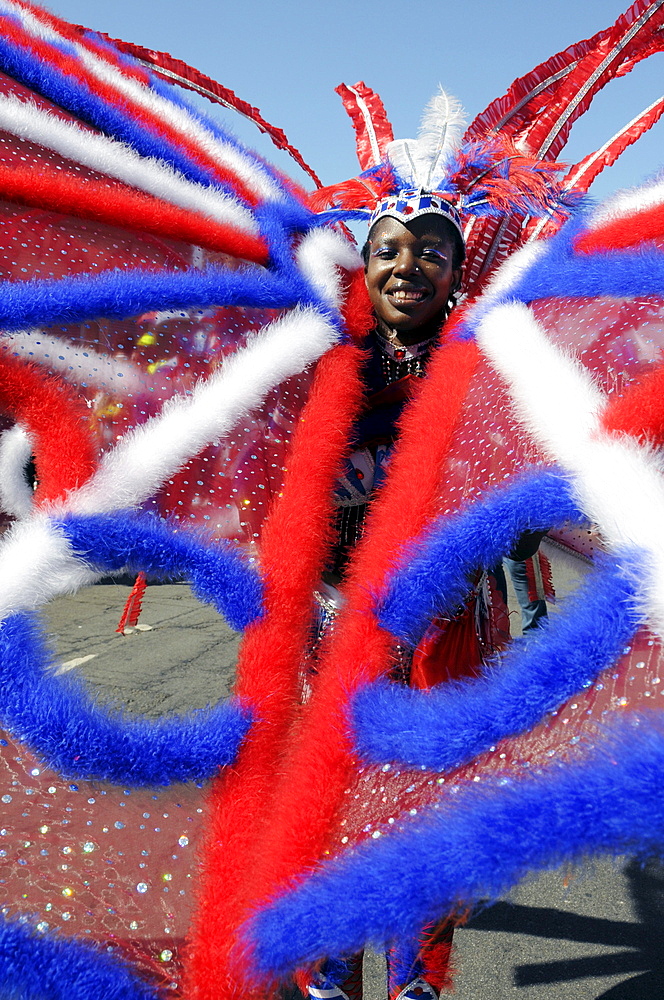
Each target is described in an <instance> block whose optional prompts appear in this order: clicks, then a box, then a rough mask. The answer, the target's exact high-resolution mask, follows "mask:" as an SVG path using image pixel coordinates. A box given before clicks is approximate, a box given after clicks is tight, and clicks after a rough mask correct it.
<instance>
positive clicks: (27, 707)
mask: <svg viewBox="0 0 664 1000" xmlns="http://www.w3.org/2000/svg"><path fill="white" fill-rule="evenodd" d="M52 662H53V661H52V655H51V653H50V652H49V650H48V647H47V645H46V643H45V641H44V638H43V636H42V634H41V632H40V630H39V629H38V627H37V625H36V623H35V621H34V619H33V618H31V617H30V616H28V615H25V614H15V615H11V616H10V617H9V618H7V619H6V620H5V621H4V622H3V623H2V625H0V722H1V724H2V726H4V727H5V728H6V729H7V730H9V731H10V732H11V733H12V735H14V736H16V738H17V739H19V740H22V741H23V742H24V743H26V744H27V745H28V746H29V747H30V748H31V749H32V750H33V751H35V752H36V753H38V754H39V755H40V756H41V757H43V758H44V759H45V760H46V762H47V763H48V765H49V767H52V768H53V769H54V770H55V771H58V772H59V773H61V774H63V775H65V776H66V777H76V778H85V779H100V780H102V781H112V782H115V783H116V784H124V785H133V786H140V785H169V784H171V783H174V782H179V781H201V780H203V779H204V778H207V777H212V776H213V775H214V774H216V772H217V770H218V768H219V767H220V766H221V765H223V764H230V763H231V762H232V761H233V760H234V759H235V756H236V754H237V750H238V747H239V745H240V742H241V741H242V739H243V737H244V735H245V733H246V732H247V730H248V729H249V726H250V724H251V719H250V717H249V713H248V712H246V711H243V709H242V708H241V707H240V706H239V705H238V704H237V702H232V701H231V702H224V703H222V704H220V705H217V706H215V707H214V708H212V709H208V710H206V711H204V712H197V713H192V714H191V715H189V716H184V717H174V718H167V719H163V720H160V721H157V722H155V721H154V720H149V719H141V718H136V717H128V716H124V715H122V714H120V713H119V712H112V713H109V712H108V711H106V710H104V709H103V708H101V707H99V706H98V705H96V704H94V703H93V702H92V701H91V699H90V697H89V695H88V694H87V692H86V690H85V688H84V687H83V685H82V684H81V682H80V681H79V680H78V678H76V677H73V676H71V675H70V674H65V675H64V676H61V677H56V676H55V675H54V673H53V672H52V670H51V669H50V668H51V665H52Z"/></svg>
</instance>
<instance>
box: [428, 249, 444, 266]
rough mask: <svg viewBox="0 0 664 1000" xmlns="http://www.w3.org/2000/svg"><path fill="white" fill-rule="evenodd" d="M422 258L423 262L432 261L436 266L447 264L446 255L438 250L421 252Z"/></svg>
mask: <svg viewBox="0 0 664 1000" xmlns="http://www.w3.org/2000/svg"><path fill="white" fill-rule="evenodd" d="M422 257H423V258H424V260H433V261H435V262H436V264H445V263H446V262H447V254H444V253H442V252H441V251H440V250H434V248H433V247H428V248H427V249H426V250H423V251H422Z"/></svg>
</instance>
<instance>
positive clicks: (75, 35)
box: [14, 0, 150, 85]
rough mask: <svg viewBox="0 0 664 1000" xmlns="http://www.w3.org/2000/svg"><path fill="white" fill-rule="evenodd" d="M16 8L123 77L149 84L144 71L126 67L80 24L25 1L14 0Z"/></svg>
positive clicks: (136, 66) (117, 55)
mask: <svg viewBox="0 0 664 1000" xmlns="http://www.w3.org/2000/svg"><path fill="white" fill-rule="evenodd" d="M14 2H15V3H16V5H17V6H18V7H22V8H23V10H27V11H29V12H30V14H32V16H33V17H34V18H36V20H38V21H41V22H42V23H43V24H47V25H48V26H49V28H53V30H54V31H57V32H58V34H60V35H62V36H63V37H64V38H68V39H70V40H71V41H73V42H76V43H77V44H78V45H82V46H83V48H85V49H87V50H88V51H89V52H94V54H95V55H96V56H99V57H100V58H102V59H104V60H105V61H106V62H110V63H111V64H112V65H113V66H116V67H117V68H118V69H119V70H121V71H122V73H123V75H124V76H129V77H132V78H133V79H134V80H138V81H139V82H140V83H143V84H145V85H147V84H149V82H150V78H149V76H148V73H147V72H146V70H144V69H143V67H142V66H139V65H138V64H136V65H134V66H130V65H127V63H126V62H123V61H122V60H121V58H120V54H119V53H118V52H115V51H113V50H112V49H109V48H108V47H105V46H103V45H100V44H99V43H98V42H97V41H95V38H94V37H90V34H88V35H86V34H85V32H87V31H88V29H87V28H83V27H82V26H81V25H80V24H70V23H69V21H63V20H62V19H61V18H59V17H56V16H55V15H54V14H51V13H50V11H48V10H44V8H43V7H36V6H35V5H34V4H31V3H28V2H27V0H14Z"/></svg>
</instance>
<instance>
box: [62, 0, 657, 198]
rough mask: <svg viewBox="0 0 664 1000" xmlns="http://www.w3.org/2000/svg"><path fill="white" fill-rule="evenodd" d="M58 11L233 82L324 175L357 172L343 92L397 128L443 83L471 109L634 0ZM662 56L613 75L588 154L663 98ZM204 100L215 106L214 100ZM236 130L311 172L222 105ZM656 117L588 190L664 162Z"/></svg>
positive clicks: (116, 4) (147, 2) (595, 117)
mask: <svg viewBox="0 0 664 1000" xmlns="http://www.w3.org/2000/svg"><path fill="white" fill-rule="evenodd" d="M48 6H49V8H50V9H51V10H52V11H53V12H54V13H55V14H58V15H59V16H61V17H64V18H66V19H68V20H71V21H74V22H76V23H80V24H84V25H86V26H87V27H90V28H96V29H99V30H101V31H105V32H107V33H108V34H110V35H111V36H113V37H120V38H124V39H126V40H127V41H134V42H139V43H140V44H142V45H145V46H148V47H150V48H155V49H161V50H165V51H168V52H171V53H172V54H173V55H174V56H178V57H179V58H181V59H184V60H185V61H186V62H188V63H191V64H193V65H194V66H197V67H198V68H199V69H201V70H203V71H204V72H205V73H208V74H209V75H211V76H213V77H215V78H216V79H217V80H219V82H220V83H223V84H224V85H225V86H227V87H230V88H232V89H233V90H234V91H235V92H236V93H237V94H238V95H239V96H240V97H242V98H244V99H245V100H246V101H249V102H250V103H251V104H253V105H255V106H257V107H258V108H260V110H261V111H262V113H263V114H264V116H265V117H266V118H267V119H268V120H269V121H271V122H273V123H274V124H275V125H278V126H280V127H281V128H283V129H284V130H285V131H286V133H287V135H288V137H289V139H290V141H291V142H292V143H293V144H294V145H296V146H297V147H298V148H299V149H300V151H301V152H302V154H303V156H304V157H305V159H306V160H307V161H308V162H309V163H310V164H311V165H312V166H313V167H314V169H315V170H317V172H318V173H319V175H320V176H321V178H322V180H323V182H324V183H326V184H330V183H333V182H335V181H340V180H343V179H345V178H347V177H350V176H353V175H354V174H355V173H357V170H358V167H357V161H356V159H355V147H354V141H353V135H352V130H351V127H350V122H349V121H348V119H347V118H346V115H345V113H344V111H343V109H342V106H341V102H340V100H339V98H338V97H337V95H336V94H335V93H334V87H335V86H336V85H337V84H338V83H340V82H342V81H343V82H345V83H355V82H356V81H357V80H360V79H363V80H364V81H365V82H366V83H367V84H369V85H370V86H372V87H373V88H374V89H375V90H377V91H378V92H379V93H380V95H381V96H382V98H383V101H384V103H385V105H386V108H387V111H388V115H389V117H390V118H391V120H392V123H393V125H394V130H395V135H396V136H397V137H406V136H410V135H412V134H414V133H415V132H416V130H417V125H418V122H419V117H420V114H421V111H422V108H423V107H424V105H425V104H426V102H427V100H428V99H429V97H430V96H431V95H432V94H433V92H434V91H435V90H436V88H437V85H438V83H442V84H443V86H444V87H445V88H446V89H447V90H449V91H451V92H452V93H454V94H456V96H457V97H458V98H459V99H460V100H461V101H462V103H463V104H464V106H465V107H466V110H467V112H468V116H469V119H471V118H472V117H474V115H475V114H477V113H478V112H479V111H481V110H482V109H483V108H484V107H486V105H487V104H488V103H489V102H490V101H491V100H492V99H493V98H494V97H497V96H498V95H500V94H502V93H504V92H505V90H506V89H507V87H508V86H509V84H510V83H511V82H512V80H513V79H514V78H515V77H517V76H521V75H523V74H524V73H526V72H528V71H529V70H530V69H532V68H533V67H534V66H535V65H536V64H537V63H539V62H541V61H542V60H543V59H545V58H547V57H548V56H549V55H551V54H553V53H554V52H557V51H559V50H560V49H563V48H566V47H567V46H568V45H570V44H572V43H573V42H575V41H578V40H579V39H581V38H587V37H588V36H590V35H592V34H594V33H595V32H596V31H598V30H599V29H601V28H604V27H607V26H608V25H609V24H611V23H612V22H613V21H614V20H615V18H616V17H617V16H618V15H619V14H620V13H622V12H623V10H624V9H625V7H626V6H627V0H584V3H582V4H578V2H577V0H546V2H540V0H504V2H503V3H499V2H497V0H464V2H463V3H461V2H460V0H381V2H380V3H364V2H362V0H328V2H325V3H319V2H317V0H232V2H230V0H216V2H212V0H93V3H90V0H52V2H51V3H50V4H49V5H48ZM662 81H664V54H661V53H660V54H658V55H656V56H654V57H651V58H650V59H649V60H647V61H646V63H645V64H642V65H641V66H640V67H637V69H636V70H634V72H633V73H632V74H630V75H629V76H628V77H626V78H624V79H621V80H616V81H614V82H613V83H612V84H610V85H609V86H608V87H607V88H605V90H604V91H603V92H602V93H601V94H600V95H599V96H598V97H597V98H596V99H595V102H594V104H593V106H592V108H591V111H590V112H589V113H588V114H587V115H586V116H585V118H584V119H582V121H581V122H579V123H578V124H577V125H576V126H575V129H574V130H573V133H572V139H571V141H570V143H569V144H568V146H567V148H566V150H565V153H564V154H563V158H564V159H565V160H567V161H568V162H574V161H575V160H577V159H580V158H581V157H582V156H583V155H585V153H587V152H590V151H591V150H592V149H594V148H596V147H597V146H599V145H601V144H602V142H604V141H605V140H606V139H607V138H608V137H609V136H610V135H612V134H613V132H614V131H616V129H617V128H619V127H620V126H621V125H623V124H624V123H625V122H627V121H628V120H629V119H630V118H631V117H633V116H634V115H635V114H637V113H638V112H639V111H641V110H642V109H643V108H644V107H646V106H647V105H648V104H650V103H651V102H652V101H653V100H655V99H656V98H658V97H659V96H660V95H661V93H662V91H663V90H664V86H663V83H662ZM206 106H207V107H208V108H209V107H210V105H207V104H206ZM214 113H215V114H216V115H218V116H221V117H222V119H223V120H224V121H225V122H226V123H227V124H229V125H230V126H231V128H232V130H233V131H234V132H235V134H236V135H238V136H239V138H241V139H242V140H243V141H245V142H247V143H248V144H249V145H251V146H252V147H253V148H255V149H258V150H259V152H261V153H262V154H263V155H265V156H267V157H268V158H269V159H270V160H271V161H272V162H274V163H276V164H277V165H278V166H280V167H281V168H282V169H285V170H286V171H287V172H288V173H289V174H290V175H291V176H293V177H294V178H295V179H297V180H298V181H302V180H304V178H303V175H301V174H300V171H299V169H298V168H297V167H296V165H295V164H294V163H293V161H292V160H290V158H284V157H283V156H282V155H281V154H279V153H278V151H277V150H275V148H274V147H273V146H272V145H271V143H269V141H267V140H265V139H264V137H262V136H261V135H260V134H259V133H258V132H257V131H256V130H255V129H254V128H253V126H251V125H248V124H246V123H244V122H243V121H242V120H241V119H240V118H239V117H238V116H235V115H232V114H230V113H228V112H225V111H222V109H218V111H216V112H214ZM663 153H664V122H660V123H659V124H658V125H657V126H656V127H655V128H654V129H653V130H652V131H651V133H649V135H648V136H647V137H646V138H644V139H642V140H640V142H639V143H638V144H637V146H636V147H635V148H633V149H632V150H630V151H629V152H628V153H626V154H625V155H624V157H623V158H622V160H621V161H620V163H619V165H617V166H616V167H614V168H612V170H610V171H606V172H605V175H603V176H602V177H601V178H600V180H599V181H598V182H597V184H596V185H595V186H594V188H593V193H594V194H595V195H596V196H597V197H603V196H605V195H606V194H607V193H608V192H609V191H611V190H613V189H615V188H618V187H625V186H629V185H631V184H634V183H638V182H639V181H641V180H643V179H644V178H645V177H646V176H649V175H651V174H652V173H654V172H655V171H657V170H658V169H659V167H660V165H662V161H664V155H663Z"/></svg>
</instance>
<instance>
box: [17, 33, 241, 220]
mask: <svg viewBox="0 0 664 1000" xmlns="http://www.w3.org/2000/svg"><path fill="white" fill-rule="evenodd" d="M3 32H4V34H5V36H6V38H7V39H8V40H9V41H11V42H12V43H13V44H14V45H16V46H18V47H20V48H22V49H24V50H26V51H28V52H30V53H31V54H32V55H33V56H34V57H35V58H36V59H39V60H40V61H41V62H44V63H45V64H46V65H52V66H55V67H56V69H58V70H59V71H60V72H61V73H63V74H64V75H66V76H69V77H71V78H72V79H74V80H76V81H77V82H78V83H79V84H81V85H82V86H83V87H85V89H86V90H88V91H89V92H90V93H93V94H95V95H96V96H97V97H100V98H101V99H102V100H104V101H106V102H107V103H108V104H110V105H113V106H115V107H117V108H119V109H120V110H121V111H123V112H125V113H128V114H130V115H131V117H132V118H133V119H134V121H136V122H138V123H139V124H140V125H142V126H143V127H144V128H146V129H148V131H150V132H152V133H153V134H155V135H159V136H162V137H163V138H164V139H166V140H167V141H168V142H170V143H172V144H173V145H174V146H176V147H177V148H178V149H181V150H183V151H184V152H185V153H186V154H187V155H188V156H189V157H190V159H191V160H192V161H193V162H194V163H197V164H198V165H199V166H200V167H202V168H204V169H206V170H209V171H210V172H211V173H212V175H213V176H214V177H215V178H216V179H217V180H219V181H221V182H222V183H227V184H230V185H231V186H232V187H233V189H234V190H235V191H236V192H237V194H238V195H240V197H241V198H244V200H245V201H246V202H248V204H250V205H255V204H256V203H257V201H258V197H257V195H256V194H255V193H254V192H253V191H252V190H251V189H250V188H249V187H247V185H246V184H245V182H244V181H243V179H242V177H240V176H239V175H238V174H237V173H235V172H234V171H232V170H230V169H227V168H225V167H223V166H221V165H220V164H219V163H217V162H216V161H215V160H214V159H213V158H212V157H211V156H209V155H208V154H207V153H206V152H205V151H204V150H203V149H201V148H200V147H199V146H198V145H197V144H195V143H194V142H192V141H189V140H188V139H187V138H186V137H185V136H184V135H183V134H182V132H181V131H179V130H178V129H176V128H174V127H173V126H171V125H169V124H168V123H167V122H165V121H164V120H162V119H161V118H158V117H157V116H156V115H153V114H151V113H150V112H149V111H148V110H146V108H144V107H142V106H141V105H139V104H136V103H135V102H134V101H132V100H130V99H129V98H128V97H127V96H126V95H125V94H122V93H121V92H120V91H119V90H117V88H115V87H113V86H111V85H110V84H107V83H103V82H102V81H101V80H98V79H97V78H96V77H93V76H92V74H91V73H88V72H87V71H86V70H85V68H84V67H83V66H82V64H81V63H80V62H79V61H78V60H77V59H76V58H75V57H74V56H70V55H67V54H66V53H64V52H62V51H61V50H59V49H57V48H56V47H55V46H52V45H49V44H47V43H46V42H42V41H40V40H39V39H37V38H33V37H32V36H30V35H28V34H27V33H26V32H25V31H23V29H22V28H21V27H20V26H19V25H18V24H15V23H13V22H12V21H11V20H9V19H6V20H5V22H4V24H3Z"/></svg>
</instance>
